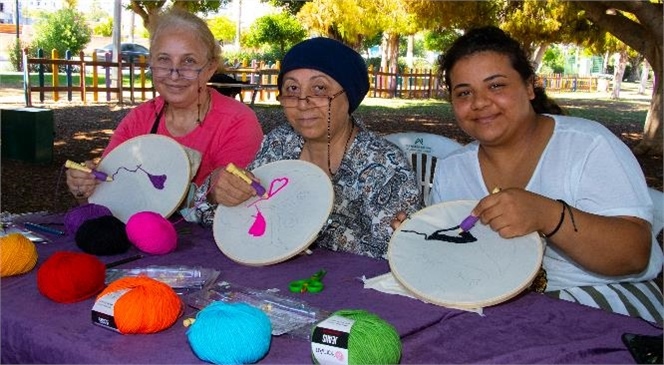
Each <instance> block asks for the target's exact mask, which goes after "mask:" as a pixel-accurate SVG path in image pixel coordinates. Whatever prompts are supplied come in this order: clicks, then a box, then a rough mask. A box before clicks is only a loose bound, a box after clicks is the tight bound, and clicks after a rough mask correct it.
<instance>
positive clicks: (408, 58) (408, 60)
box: [406, 34, 415, 68]
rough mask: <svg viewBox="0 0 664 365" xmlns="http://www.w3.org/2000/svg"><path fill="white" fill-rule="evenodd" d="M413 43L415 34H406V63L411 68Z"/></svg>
mask: <svg viewBox="0 0 664 365" xmlns="http://www.w3.org/2000/svg"><path fill="white" fill-rule="evenodd" d="M414 45H415V35H413V34H411V35H409V36H408V47H407V49H406V65H408V67H409V68H413V48H414Z"/></svg>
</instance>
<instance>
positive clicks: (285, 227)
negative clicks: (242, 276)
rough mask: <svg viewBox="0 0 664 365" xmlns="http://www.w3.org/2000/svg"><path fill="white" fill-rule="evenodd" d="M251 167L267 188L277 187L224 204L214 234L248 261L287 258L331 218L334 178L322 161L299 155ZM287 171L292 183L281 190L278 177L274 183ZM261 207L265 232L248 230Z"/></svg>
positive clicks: (229, 254) (232, 253) (271, 261)
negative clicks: (317, 162)
mask: <svg viewBox="0 0 664 365" xmlns="http://www.w3.org/2000/svg"><path fill="white" fill-rule="evenodd" d="M252 173H253V174H254V175H255V176H256V177H257V178H258V179H260V181H261V184H262V185H263V186H264V187H265V189H266V190H267V191H268V193H269V192H270V191H271V190H272V191H273V192H275V191H276V193H274V194H273V195H272V196H271V197H270V198H269V199H267V200H261V199H260V198H259V197H253V198H251V199H249V200H247V201H246V202H244V203H242V204H240V205H237V206H234V207H226V206H223V205H221V204H220V205H219V206H218V207H217V210H216V212H215V216H214V223H213V228H212V230H213V234H214V240H215V242H216V243H217V246H218V247H219V249H220V250H221V252H222V253H224V255H226V256H227V257H229V258H230V259H231V260H233V261H236V262H238V263H241V264H244V265H249V266H264V265H272V264H276V263H279V262H282V261H285V260H288V259H289V258H291V257H293V256H295V255H297V254H299V253H300V252H302V251H304V250H305V249H306V248H307V247H308V246H309V245H310V244H311V242H313V241H314V240H315V239H316V238H317V236H318V233H319V232H320V230H321V228H322V227H323V225H324V224H325V222H326V221H327V219H328V217H329V215H330V212H331V211H332V204H333V202H334V190H333V188H332V182H331V181H330V178H329V177H328V176H327V174H325V172H323V170H321V169H320V168H319V167H318V166H316V165H314V164H312V163H310V162H306V161H301V160H283V161H276V162H272V163H269V164H266V165H263V166H261V167H259V168H257V169H255V170H254V171H252ZM283 177H286V178H288V183H287V185H285V186H284V187H283V188H282V189H281V190H278V191H277V189H278V184H279V182H278V181H277V182H275V185H272V184H271V183H272V181H274V180H275V179H280V178H283ZM271 186H273V187H272V189H271ZM259 212H260V214H261V215H262V216H263V217H264V218H265V222H266V224H267V226H266V230H265V233H264V234H263V235H258V236H255V235H252V234H250V233H249V230H250V228H251V227H252V225H253V224H254V223H255V222H256V219H257V215H258V213H259Z"/></svg>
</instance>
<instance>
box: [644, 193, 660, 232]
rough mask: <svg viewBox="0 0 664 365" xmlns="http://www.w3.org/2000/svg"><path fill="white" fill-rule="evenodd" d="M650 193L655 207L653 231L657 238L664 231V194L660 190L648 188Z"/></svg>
mask: <svg viewBox="0 0 664 365" xmlns="http://www.w3.org/2000/svg"><path fill="white" fill-rule="evenodd" d="M648 192H649V193H650V198H651V199H652V203H653V205H654V207H655V211H654V213H653V221H652V231H653V232H654V233H655V236H657V235H658V234H659V232H661V231H662V229H664V193H662V192H661V191H659V190H656V189H653V188H648Z"/></svg>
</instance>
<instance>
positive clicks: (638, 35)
mask: <svg viewBox="0 0 664 365" xmlns="http://www.w3.org/2000/svg"><path fill="white" fill-rule="evenodd" d="M570 3H573V4H576V5H578V6H579V7H581V8H583V9H584V10H585V12H586V17H587V18H588V19H590V20H591V21H592V22H593V23H595V24H597V25H598V26H599V27H601V28H603V29H606V30H607V31H609V32H610V33H611V34H613V35H614V36H616V38H618V39H620V40H621V41H622V42H624V43H625V44H627V45H628V46H630V47H631V48H632V49H634V50H636V51H637V52H639V53H640V54H642V55H643V56H644V57H645V58H646V59H647V60H648V63H649V64H650V67H652V70H653V73H654V79H653V98H652V100H651V102H650V109H649V110H648V115H647V116H646V121H645V125H644V128H643V139H642V140H641V142H640V143H639V144H638V145H637V146H636V147H634V149H633V150H632V151H633V152H634V154H636V155H640V154H651V155H655V156H660V157H661V156H662V140H663V139H664V138H662V97H663V96H664V95H663V93H662V78H663V77H664V75H663V73H664V64H662V61H663V56H662V52H663V51H662V49H663V48H662V37H663V29H664V27H662V22H663V19H664V17H663V16H662V4H661V2H659V3H653V2H650V1H578V2H577V1H574V2H570ZM609 8H617V9H619V10H623V11H627V12H630V13H632V14H633V15H634V16H635V17H636V18H637V19H638V21H632V20H630V19H629V18H627V17H624V16H607V10H608V9H609Z"/></svg>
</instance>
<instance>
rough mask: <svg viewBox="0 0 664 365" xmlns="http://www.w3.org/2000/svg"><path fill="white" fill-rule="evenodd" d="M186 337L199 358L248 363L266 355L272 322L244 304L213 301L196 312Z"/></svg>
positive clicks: (214, 361)
mask: <svg viewBox="0 0 664 365" xmlns="http://www.w3.org/2000/svg"><path fill="white" fill-rule="evenodd" d="M187 339H188V340H189V345H190V346H191V349H192V350H193V351H194V354H196V356H198V358H199V359H201V360H204V361H207V362H211V363H214V364H250V363H255V362H257V361H258V360H260V359H261V358H263V357H264V356H265V354H267V351H268V350H269V349H270V341H271V340H272V324H271V323H270V319H269V318H268V317H267V315H266V314H265V313H263V311H261V310H260V309H258V308H256V307H252V306H250V305H248V304H245V303H224V302H219V301H217V302H213V303H212V304H210V305H208V306H207V307H205V308H203V310H201V311H200V312H198V314H197V315H196V320H195V321H194V323H193V324H192V325H191V326H190V327H189V329H188V330H187Z"/></svg>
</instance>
